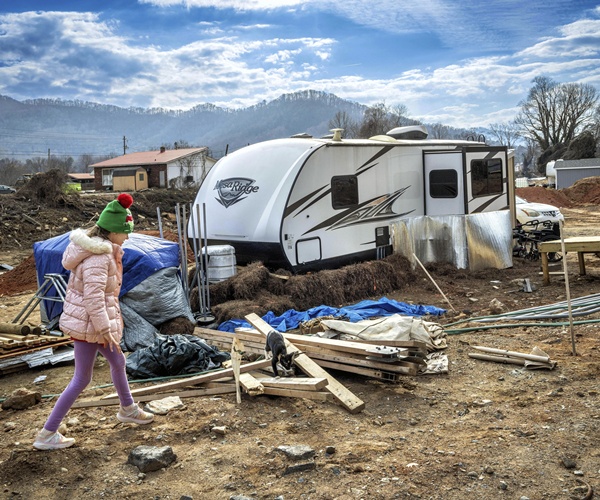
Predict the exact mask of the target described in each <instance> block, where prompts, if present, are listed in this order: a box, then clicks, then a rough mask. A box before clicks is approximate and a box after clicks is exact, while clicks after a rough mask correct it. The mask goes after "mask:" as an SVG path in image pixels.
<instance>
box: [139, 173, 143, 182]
mask: <svg viewBox="0 0 600 500" xmlns="http://www.w3.org/2000/svg"><path fill="white" fill-rule="evenodd" d="M143 180H144V174H143V173H141V172H140V173H139V174H138V181H140V182H143Z"/></svg>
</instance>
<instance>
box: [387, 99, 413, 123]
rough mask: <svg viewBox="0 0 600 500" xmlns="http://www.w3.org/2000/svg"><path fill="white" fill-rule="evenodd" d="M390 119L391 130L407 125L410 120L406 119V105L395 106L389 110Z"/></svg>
mask: <svg viewBox="0 0 600 500" xmlns="http://www.w3.org/2000/svg"><path fill="white" fill-rule="evenodd" d="M388 114H389V118H390V125H391V127H390V128H394V127H401V126H402V125H407V124H408V122H409V120H408V119H407V118H406V115H407V114H408V108H407V107H406V106H405V105H404V104H395V105H394V106H391V107H389V108H388Z"/></svg>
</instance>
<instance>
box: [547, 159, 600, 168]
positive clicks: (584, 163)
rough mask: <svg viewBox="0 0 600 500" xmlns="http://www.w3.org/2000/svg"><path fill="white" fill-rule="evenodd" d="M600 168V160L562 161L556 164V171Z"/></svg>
mask: <svg viewBox="0 0 600 500" xmlns="http://www.w3.org/2000/svg"><path fill="white" fill-rule="evenodd" d="M582 167H600V158H583V159H581V160H561V161H557V162H556V163H554V169H555V170H560V169H562V168H582Z"/></svg>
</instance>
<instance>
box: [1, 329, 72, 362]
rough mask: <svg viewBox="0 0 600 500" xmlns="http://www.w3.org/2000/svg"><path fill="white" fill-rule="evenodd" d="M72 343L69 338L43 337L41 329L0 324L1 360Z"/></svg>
mask: <svg viewBox="0 0 600 500" xmlns="http://www.w3.org/2000/svg"><path fill="white" fill-rule="evenodd" d="M71 342H72V340H71V339H70V338H69V337H62V336H60V337H57V336H55V335H42V329H41V328H39V327H36V328H33V329H32V328H30V327H29V326H27V325H17V324H13V323H0V360H3V359H8V358H13V357H15V356H21V355H23V354H28V353H30V352H33V351H37V350H40V349H45V348H47V347H58V346H61V345H67V344H70V343H71Z"/></svg>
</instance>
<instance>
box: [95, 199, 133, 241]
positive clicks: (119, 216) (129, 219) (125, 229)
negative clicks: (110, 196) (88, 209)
mask: <svg viewBox="0 0 600 500" xmlns="http://www.w3.org/2000/svg"><path fill="white" fill-rule="evenodd" d="M132 204H133V198H132V196H131V195H130V194H128V193H121V194H120V195H119V196H118V197H117V199H116V200H113V201H111V202H110V203H109V204H108V205H106V208H105V209H104V210H102V213H101V214H100V217H99V218H98V222H96V225H97V226H98V227H101V228H102V229H105V230H106V231H109V232H111V233H127V234H129V233H132V232H133V216H132V215H131V212H130V211H129V207H130V206H131V205H132Z"/></svg>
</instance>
